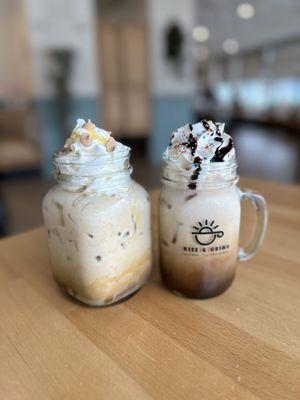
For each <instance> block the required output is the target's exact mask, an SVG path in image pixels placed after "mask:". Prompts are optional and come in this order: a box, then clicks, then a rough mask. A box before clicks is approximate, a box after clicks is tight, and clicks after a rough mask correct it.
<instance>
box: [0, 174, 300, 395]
mask: <svg viewBox="0 0 300 400" xmlns="http://www.w3.org/2000/svg"><path fill="white" fill-rule="evenodd" d="M242 184H243V186H246V187H251V188H254V189H257V190H258V191H260V192H261V193H262V194H263V195H264V196H265V197H266V199H267V202H268V206H269V212H270V221H269V228H268V233H267V237H266V240H265V242H264V244H263V247H262V249H261V251H260V252H259V254H258V255H257V256H256V257H255V258H253V259H252V260H250V261H248V262H245V263H240V264H239V266H238V273H237V277H236V279H235V281H234V283H233V285H232V286H231V288H230V289H229V290H228V291H227V292H226V293H224V294H223V295H221V296H219V297H216V298H214V299H210V300H204V301H203V300H202V301H199V300H187V299H184V298H181V297H177V296H175V295H173V294H171V293H169V292H168V291H167V290H165V289H164V288H163V287H162V285H161V283H160V280H159V274H158V269H157V266H158V265H157V244H156V239H155V238H156V235H157V227H156V211H155V210H156V206H157V193H156V192H155V193H154V194H153V209H154V212H153V221H154V229H153V231H154V239H155V244H154V249H155V271H154V273H153V277H152V279H151V281H150V282H149V283H148V284H147V285H146V286H145V287H144V288H143V289H142V290H140V291H139V293H137V294H136V295H135V296H133V297H132V298H130V299H129V300H128V301H126V302H124V303H121V304H118V305H115V306H112V307H106V308H91V307H86V306H83V305H81V304H79V303H78V302H76V301H73V300H72V299H71V298H70V297H68V296H67V295H64V294H63V293H62V292H61V291H60V290H59V288H58V287H57V285H56V284H55V283H54V281H53V279H52V277H51V271H50V267H49V261H48V253H47V246H46V238H45V235H44V231H43V229H42V228H38V229H36V230H33V231H30V232H28V233H24V234H21V235H18V236H15V237H12V238H8V239H4V240H1V241H0V398H1V399H3V400H19V399H20V400H24V399H30V400H35V399H38V400H41V399H42V400H43V399H46V400H47V399H72V400H74V399H85V400H89V399H113V400H114V399H122V400H124V399H201V400H202V399H209V400H211V399H212V400H215V399H238V400H240V399H247V400H248V399H260V400H268V399H280V400H283V399H286V400H289V399H295V400H296V399H300V361H299V360H300V233H299V232H300V187H299V186H288V185H280V184H277V183H270V182H263V181H254V180H249V179H248V180H246V179H244V180H243V181H242ZM246 209H247V207H246ZM244 218H245V220H244V223H243V233H242V239H241V240H242V241H243V240H244V238H243V237H246V235H248V234H249V232H248V229H247V228H248V227H250V225H251V224H250V222H251V219H253V214H252V215H251V210H250V209H249V210H246V211H245V212H244ZM248 222H249V223H248Z"/></svg>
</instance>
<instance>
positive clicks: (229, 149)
mask: <svg viewBox="0 0 300 400" xmlns="http://www.w3.org/2000/svg"><path fill="white" fill-rule="evenodd" d="M163 160H164V166H163V175H162V183H163V185H162V190H161V193H160V200H159V232H160V267H161V275H162V280H163V282H164V284H165V285H166V286H167V287H168V288H169V289H170V290H172V291H174V292H177V293H181V294H183V295H185V296H188V297H195V298H206V297H212V296H215V295H217V294H220V293H222V292H223V291H224V290H226V289H227V288H228V287H229V286H230V284H231V283H232V281H233V279H234V276H235V271H236V262H237V260H238V259H248V258H250V257H251V256H252V255H253V254H254V252H255V251H256V249H257V247H258V246H259V244H260V243H261V241H262V238H263V235H264V231H265V227H266V217H267V214H266V208H265V202H264V200H263V198H262V197H261V196H259V195H256V194H254V193H252V192H244V191H242V190H240V189H239V188H238V187H237V186H236V183H237V180H238V178H237V174H236V168H237V164H236V159H235V149H234V145H233V140H232V138H231V137H230V136H229V135H228V134H226V133H225V132H224V124H221V123H213V122H212V121H206V120H203V121H201V122H199V123H197V124H194V125H186V126H184V127H183V128H179V129H178V130H177V131H175V132H174V133H173V135H172V137H171V142H170V145H169V146H168V148H167V149H166V151H165V153H164V156H163ZM246 198H248V199H250V200H252V201H253V202H254V203H255V206H256V207H257V209H258V222H257V226H256V236H255V238H253V240H252V241H251V243H250V244H249V246H248V248H247V249H246V250H239V229H240V201H241V199H246Z"/></svg>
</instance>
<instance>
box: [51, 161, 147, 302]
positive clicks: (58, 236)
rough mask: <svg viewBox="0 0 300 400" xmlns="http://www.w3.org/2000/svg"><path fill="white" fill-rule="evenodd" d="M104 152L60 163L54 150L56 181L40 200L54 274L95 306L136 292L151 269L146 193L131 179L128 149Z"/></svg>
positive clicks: (76, 294) (69, 289) (82, 299)
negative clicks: (115, 153) (97, 158)
mask: <svg viewBox="0 0 300 400" xmlns="http://www.w3.org/2000/svg"><path fill="white" fill-rule="evenodd" d="M105 157H106V156H103V157H101V165H100V164H99V165H98V164H97V163H96V164H95V163H94V161H93V160H94V158H92V157H90V156H84V157H81V158H80V159H79V160H78V161H77V162H72V164H69V163H68V164H66V163H65V164H63V163H62V162H60V161H59V157H57V155H55V156H54V166H55V177H56V180H57V183H58V184H57V185H56V186H55V187H54V188H53V189H52V190H50V191H49V193H47V195H46V196H45V198H44V201H43V215H44V221H45V227H46V229H47V233H48V244H49V250H50V260H51V265H52V269H53V275H54V278H55V280H56V281H57V283H58V284H59V285H60V286H61V287H62V288H63V289H64V290H65V291H66V292H68V293H69V294H70V295H72V296H74V297H75V298H77V299H78V300H80V301H82V302H84V303H87V304H89V305H95V306H102V305H108V304H113V303H115V302H117V301H119V300H121V299H124V298H126V297H128V296H129V295H131V294H132V293H134V292H136V291H137V290H138V289H139V288H140V287H141V286H142V285H144V283H145V282H146V280H147V278H148V276H149V273H150V270H151V229H150V199H149V196H148V194H147V192H146V191H145V190H144V189H143V188H142V187H141V186H140V185H139V184H137V183H136V182H134V181H133V180H132V179H131V176H130V174H131V171H132V169H131V167H130V164H129V156H128V154H123V155H121V156H119V158H118V159H114V160H113V161H112V160H111V158H110V159H109V158H107V160H106V159H105ZM69 171H70V172H69Z"/></svg>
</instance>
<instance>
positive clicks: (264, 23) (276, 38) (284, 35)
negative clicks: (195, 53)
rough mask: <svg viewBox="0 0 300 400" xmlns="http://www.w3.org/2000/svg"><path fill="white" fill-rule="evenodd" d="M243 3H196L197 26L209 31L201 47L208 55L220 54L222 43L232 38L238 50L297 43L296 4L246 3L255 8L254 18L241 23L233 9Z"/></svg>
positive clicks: (299, 2)
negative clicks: (290, 42) (206, 49)
mask: <svg viewBox="0 0 300 400" xmlns="http://www.w3.org/2000/svg"><path fill="white" fill-rule="evenodd" d="M246 1H247V0H241V1H239V0H197V10H196V16H197V17H196V20H197V24H199V25H205V26H206V27H207V28H208V29H209V31H210V37H209V39H208V40H207V41H206V42H205V43H203V44H204V45H205V46H207V48H208V50H209V52H210V54H215V55H216V54H221V53H222V43H223V41H224V40H225V39H227V38H234V39H236V40H237V41H238V43H239V45H240V50H242V51H243V50H249V49H254V48H259V47H262V46H264V45H272V44H274V43H278V42H283V41H288V40H297V39H298V38H299V43H300V0H249V1H247V2H249V3H251V4H252V5H253V6H254V7H255V16H254V17H253V18H251V19H248V20H243V19H241V18H239V17H238V16H237V13H236V8H237V6H238V5H239V4H240V3H242V2H246Z"/></svg>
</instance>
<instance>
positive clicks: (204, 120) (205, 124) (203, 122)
mask: <svg viewBox="0 0 300 400" xmlns="http://www.w3.org/2000/svg"><path fill="white" fill-rule="evenodd" d="M202 125H203V126H204V128H205V129H206V130H207V131H209V130H210V128H209V124H208V122H207V121H206V119H203V120H202Z"/></svg>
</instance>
